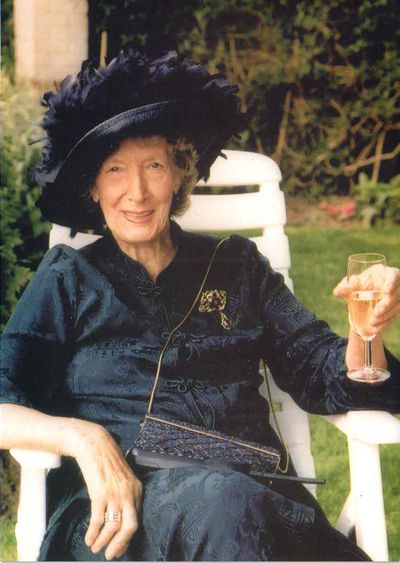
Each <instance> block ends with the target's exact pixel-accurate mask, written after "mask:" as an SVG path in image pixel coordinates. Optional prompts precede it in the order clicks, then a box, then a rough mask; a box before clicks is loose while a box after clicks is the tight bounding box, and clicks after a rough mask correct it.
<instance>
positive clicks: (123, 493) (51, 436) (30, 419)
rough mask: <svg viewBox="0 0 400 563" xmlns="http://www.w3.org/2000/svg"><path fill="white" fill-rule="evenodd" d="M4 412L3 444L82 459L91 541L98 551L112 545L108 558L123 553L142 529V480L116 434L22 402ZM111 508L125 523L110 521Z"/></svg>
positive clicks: (4, 408) (1, 409)
mask: <svg viewBox="0 0 400 563" xmlns="http://www.w3.org/2000/svg"><path fill="white" fill-rule="evenodd" d="M0 416H1V422H2V425H1V432H0V448H2V449H7V450H8V449H11V448H21V449H30V450H40V451H48V452H53V453H56V454H60V455H67V456H71V457H74V458H75V459H76V460H77V462H78V464H79V466H80V468H81V471H82V474H83V477H84V479H85V481H86V485H87V488H88V492H89V497H90V501H91V517H90V523H89V528H88V531H87V533H86V537H85V541H86V543H87V545H88V546H90V547H91V549H92V551H93V552H95V553H97V552H98V551H100V550H101V549H103V548H106V553H105V555H106V557H107V559H112V558H113V557H117V556H119V555H122V554H123V553H124V551H125V550H126V548H127V546H128V544H129V541H130V539H131V538H132V536H133V534H134V533H135V532H136V530H137V527H138V515H139V511H140V501H141V494H142V484H141V483H140V481H139V480H138V479H137V478H136V477H135V475H134V474H133V473H132V471H131V469H130V467H129V465H128V464H127V463H126V461H125V459H124V457H123V455H122V453H121V450H120V448H119V446H118V445H117V443H116V442H115V440H114V439H113V438H112V436H111V434H110V433H109V432H107V430H106V429H105V428H103V427H102V426H100V425H98V424H94V423H93V422H89V421H86V420H79V419H76V418H69V417H58V416H50V415H48V414H44V413H42V412H40V411H37V410H35V409H31V408H28V407H23V406H21V405H13V404H3V405H1V406H0ZM27 428H29V432H27V430H26V429H27ZM106 512H120V513H121V521H120V522H107V523H105V522H104V515H105V513H106Z"/></svg>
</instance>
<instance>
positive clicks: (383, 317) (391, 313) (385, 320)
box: [369, 303, 400, 327]
mask: <svg viewBox="0 0 400 563" xmlns="http://www.w3.org/2000/svg"><path fill="white" fill-rule="evenodd" d="M399 315H400V303H398V304H397V305H395V306H394V307H391V308H390V309H388V310H386V311H384V312H383V313H381V314H379V315H375V312H374V313H373V314H372V315H371V318H370V319H369V324H370V325H371V326H373V327H378V326H380V325H382V324H391V323H393V322H394V321H395V320H396V318H397V317H398V316H399Z"/></svg>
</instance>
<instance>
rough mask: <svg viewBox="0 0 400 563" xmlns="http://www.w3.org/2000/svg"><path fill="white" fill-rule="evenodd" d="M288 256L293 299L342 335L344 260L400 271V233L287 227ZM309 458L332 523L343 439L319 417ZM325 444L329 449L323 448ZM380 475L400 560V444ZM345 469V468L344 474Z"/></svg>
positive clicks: (392, 552)
mask: <svg viewBox="0 0 400 563" xmlns="http://www.w3.org/2000/svg"><path fill="white" fill-rule="evenodd" d="M286 233H287V235H288V236H289V242H290V250H291V256H292V267H291V270H290V274H291V277H292V279H293V282H294V289H295V293H296V296H297V297H298V299H300V301H301V302H302V303H303V304H304V305H305V306H306V307H308V308H310V309H312V310H313V311H314V312H315V313H316V314H317V316H318V317H320V318H322V319H324V320H326V321H327V322H329V324H330V325H331V327H332V328H333V329H334V330H335V331H336V332H337V333H338V334H341V335H346V334H347V331H348V322H347V311H346V305H345V304H344V303H342V302H340V301H339V300H337V299H335V298H334V297H333V296H332V289H333V288H334V286H335V285H336V283H337V282H338V281H340V279H341V278H342V277H343V276H344V275H345V273H346V266H347V264H346V260H347V256H348V255H349V254H353V253H356V252H380V253H383V254H385V255H386V257H387V261H388V264H389V265H393V266H397V267H398V266H399V265H400V263H399V262H400V261H399V247H400V231H399V229H398V228H395V227H394V228H384V229H374V230H365V229H344V230H342V229H323V228H311V227H296V228H295V227H288V228H287V229H286ZM399 332H400V323H399V321H397V322H396V324H395V326H393V327H391V328H390V329H389V330H388V331H387V333H386V335H385V343H386V345H387V346H388V348H389V349H390V350H391V351H392V352H393V353H394V354H395V356H396V357H400V338H399ZM310 422H311V435H312V444H313V454H314V458H315V462H316V469H317V474H318V475H323V476H324V477H325V478H326V480H327V484H326V485H324V486H322V487H319V490H318V499H319V501H320V503H321V505H322V508H323V509H324V511H325V513H326V514H327V516H328V518H329V520H330V522H331V523H332V524H334V523H335V522H336V519H337V517H338V515H339V513H340V510H341V507H342V505H343V503H344V501H345V500H346V497H347V494H348V492H349V475H348V460H347V447H346V439H345V437H344V436H343V434H342V433H341V432H339V431H338V430H337V429H336V428H334V427H333V426H332V425H331V424H329V423H328V422H326V421H325V420H323V419H322V418H320V417H318V416H310ZM327 444H329V448H328V447H326V445H327ZM381 460H382V475H383V482H384V497H385V509H386V525H387V530H388V539H389V556H390V560H392V561H398V560H399V559H400V526H399V522H400V502H399V499H400V478H399V467H400V445H387V446H381ZM344 468H346V469H345V470H344Z"/></svg>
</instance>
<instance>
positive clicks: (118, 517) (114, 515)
mask: <svg viewBox="0 0 400 563" xmlns="http://www.w3.org/2000/svg"><path fill="white" fill-rule="evenodd" d="M104 522H105V523H107V522H122V512H113V511H112V510H108V511H106V512H105V513H104Z"/></svg>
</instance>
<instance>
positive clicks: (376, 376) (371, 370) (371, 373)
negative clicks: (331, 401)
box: [347, 366, 390, 384]
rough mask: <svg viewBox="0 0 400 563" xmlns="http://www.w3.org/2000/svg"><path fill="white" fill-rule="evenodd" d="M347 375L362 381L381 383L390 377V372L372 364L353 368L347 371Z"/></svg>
mask: <svg viewBox="0 0 400 563" xmlns="http://www.w3.org/2000/svg"><path fill="white" fill-rule="evenodd" d="M347 377H349V378H350V379H353V380H354V381H359V382H361V383H370V384H379V383H382V382H383V381H386V379H389V377H390V372H389V371H388V370H387V369H383V368H376V367H373V366H371V367H363V368H358V369H352V370H350V371H348V372H347Z"/></svg>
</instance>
